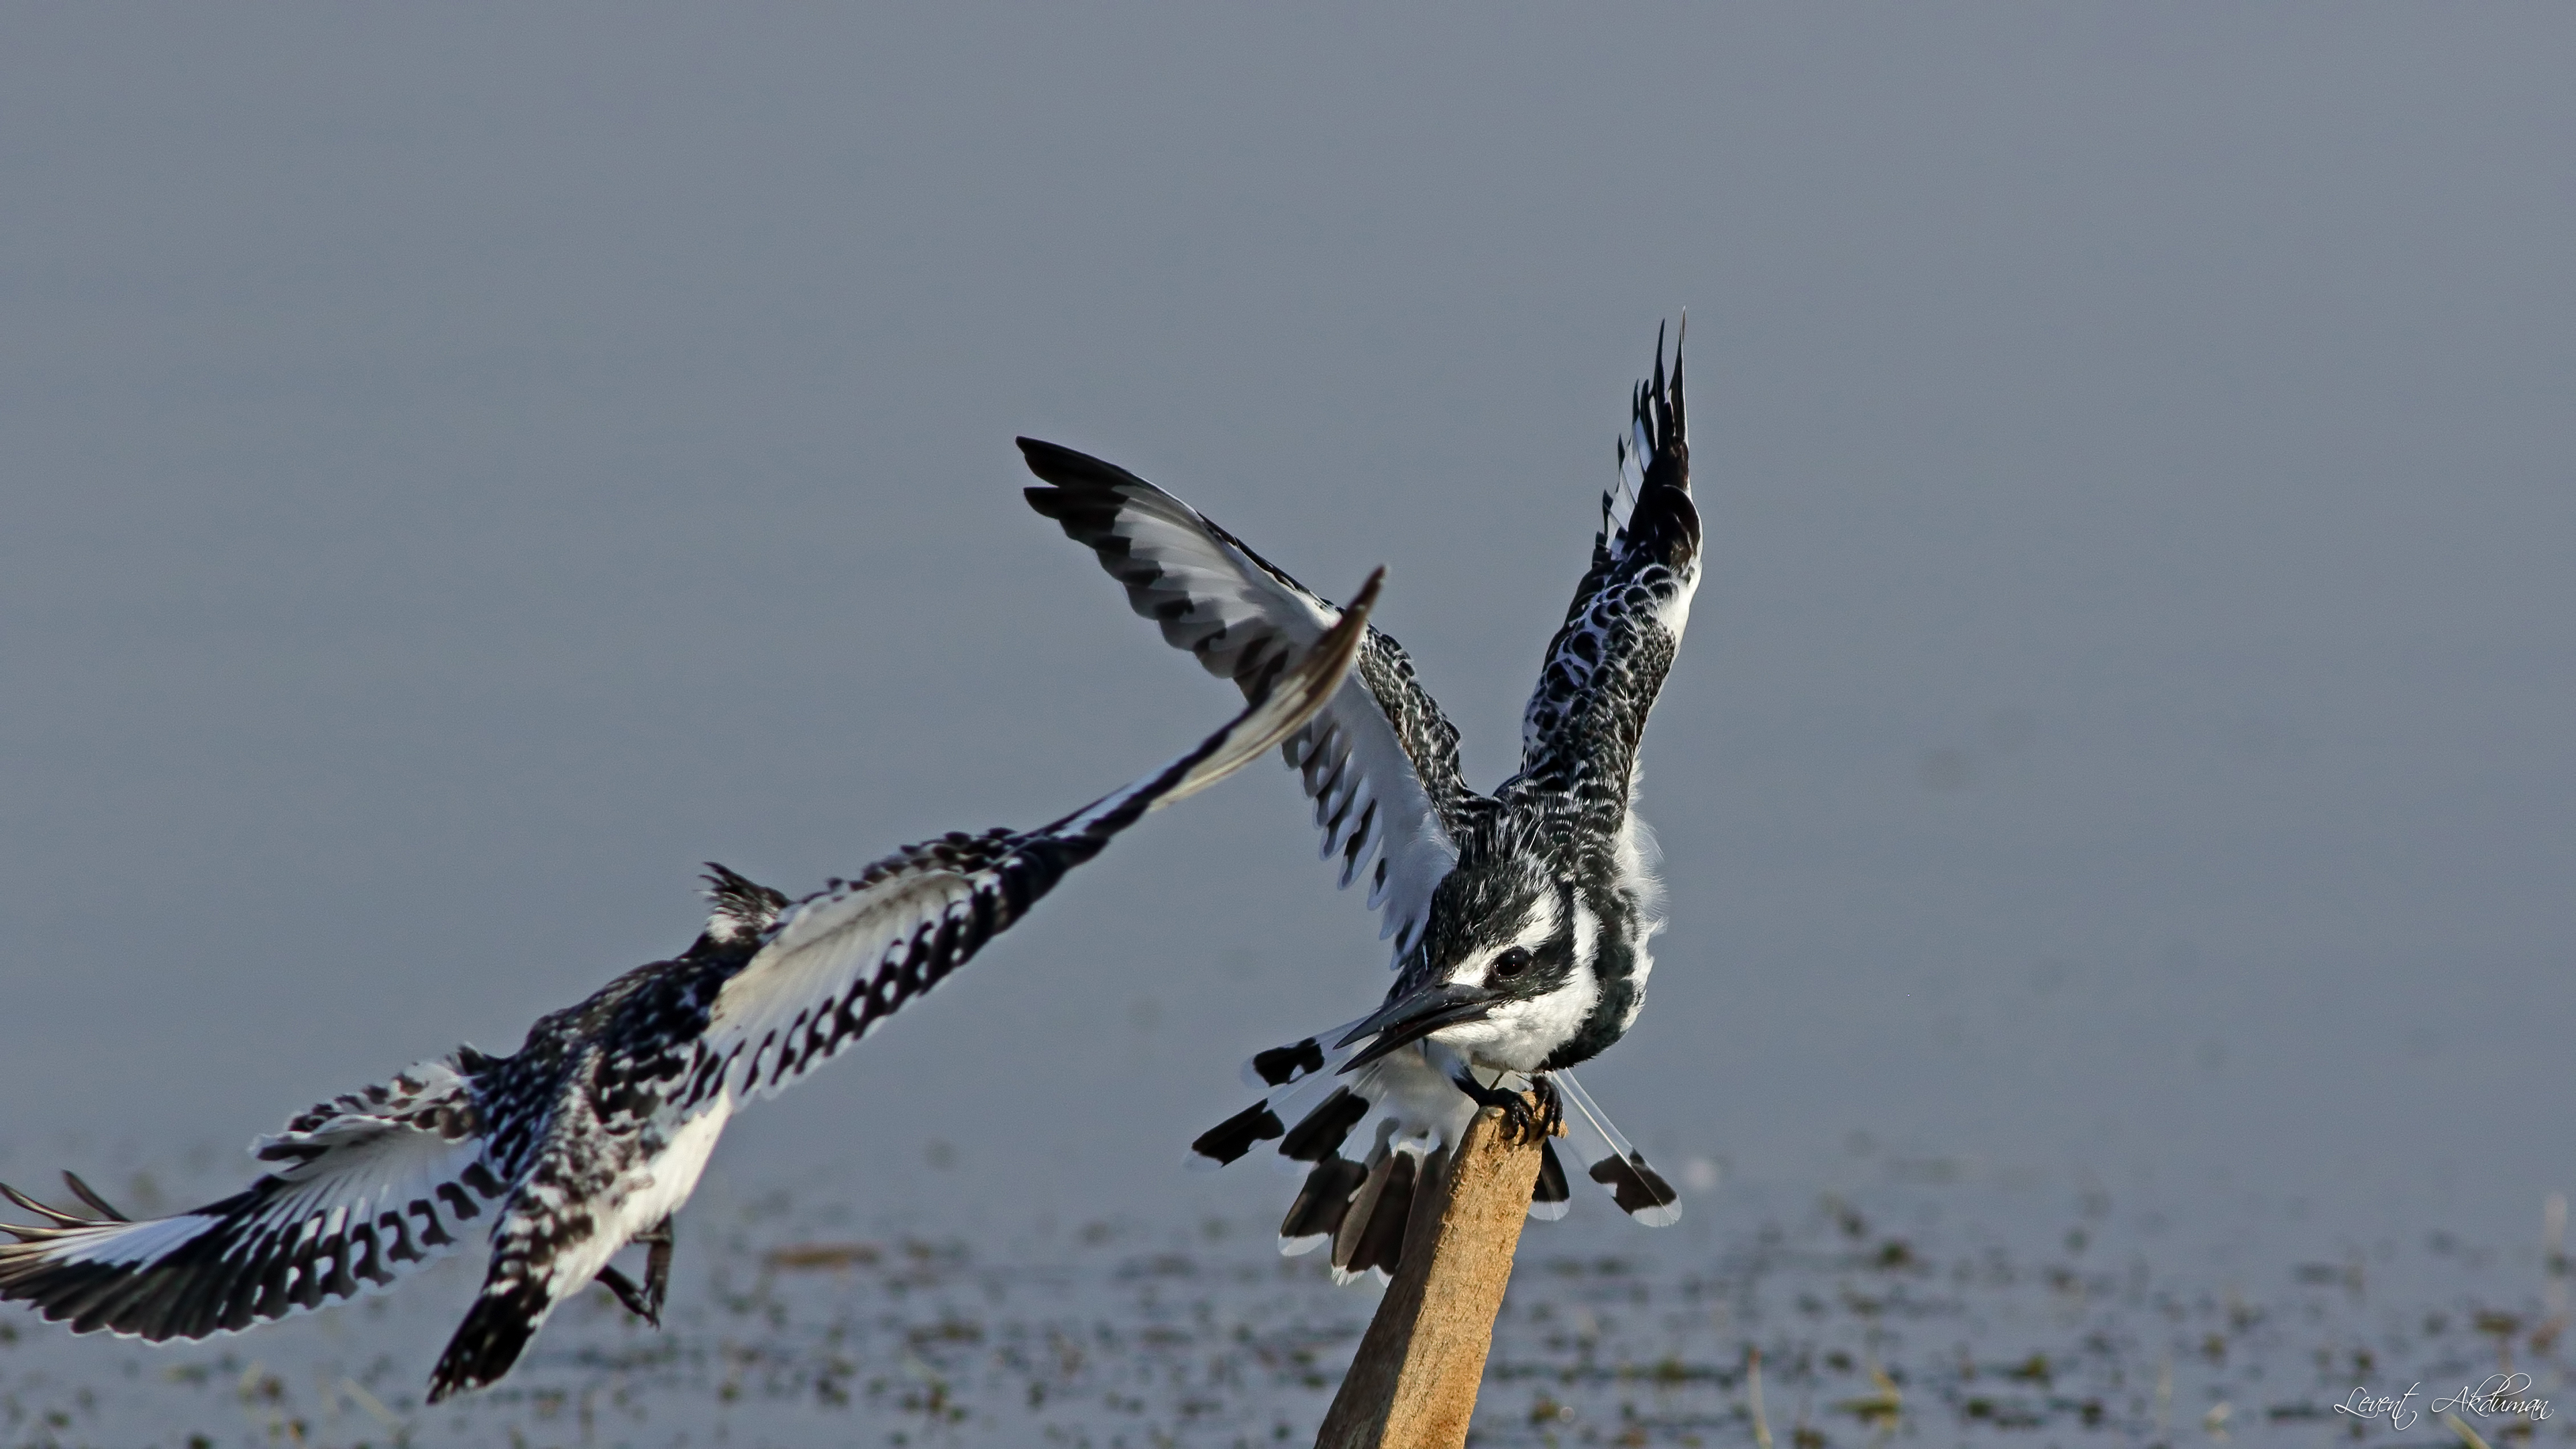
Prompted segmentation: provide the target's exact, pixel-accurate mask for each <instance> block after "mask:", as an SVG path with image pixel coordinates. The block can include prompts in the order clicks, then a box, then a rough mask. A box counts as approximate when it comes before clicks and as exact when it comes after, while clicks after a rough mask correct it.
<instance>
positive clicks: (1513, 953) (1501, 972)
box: [1494, 946, 1530, 981]
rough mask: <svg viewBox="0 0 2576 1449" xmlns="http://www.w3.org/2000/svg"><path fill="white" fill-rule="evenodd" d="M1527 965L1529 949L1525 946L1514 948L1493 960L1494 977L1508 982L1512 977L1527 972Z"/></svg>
mask: <svg viewBox="0 0 2576 1449" xmlns="http://www.w3.org/2000/svg"><path fill="white" fill-rule="evenodd" d="M1529 964H1530V953H1529V948H1528V947H1527V946H1514V947H1513V948H1512V949H1510V950H1508V951H1505V952H1504V953H1503V954H1501V955H1500V956H1497V957H1495V958H1494V975H1496V976H1497V977H1500V978H1501V979H1503V980H1505V981H1509V980H1511V979H1512V978H1513V977H1515V976H1518V975H1520V974H1521V973H1522V972H1524V971H1527V970H1528V969H1529Z"/></svg>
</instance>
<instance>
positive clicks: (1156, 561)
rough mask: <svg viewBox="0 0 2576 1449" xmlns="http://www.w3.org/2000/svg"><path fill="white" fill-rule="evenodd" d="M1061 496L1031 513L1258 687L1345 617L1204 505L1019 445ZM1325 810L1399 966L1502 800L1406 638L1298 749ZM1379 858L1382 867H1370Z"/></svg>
mask: <svg viewBox="0 0 2576 1449" xmlns="http://www.w3.org/2000/svg"><path fill="white" fill-rule="evenodd" d="M1019 442H1020V451H1021V453H1022V454H1024V455H1025V456H1026V457H1027V459H1028V465H1029V471H1030V472H1032V473H1035V474H1037V475H1038V476H1039V477H1040V478H1043V479H1045V480H1046V481H1047V483H1049V484H1050V485H1052V486H1050V487H1044V488H1031V489H1029V490H1027V496H1028V500H1029V506H1030V507H1031V508H1034V509H1036V510H1037V511H1038V512H1039V513H1041V514H1044V515H1045V516H1046V517H1048V518H1052V519H1054V520H1055V521H1056V523H1057V524H1058V525H1059V526H1061V527H1062V528H1063V529H1064V532H1065V536H1066V537H1068V538H1071V539H1072V540H1073V541H1074V542H1076V543H1079V544H1082V545H1084V546H1086V547H1088V548H1090V549H1091V550H1092V551H1093V552H1094V553H1095V554H1097V555H1098V556H1099V559H1100V566H1101V567H1102V568H1103V569H1105V570H1107V571H1108V573H1109V576H1110V577H1111V578H1114V579H1116V580H1117V581H1118V582H1119V583H1120V584H1122V585H1124V586H1125V587H1126V590H1127V600H1128V604H1129V605H1130V606H1131V607H1132V608H1134V609H1135V611H1136V612H1137V613H1138V614H1140V615H1143V616H1144V617H1146V618H1148V619H1152V620H1154V621H1155V622H1157V623H1158V624H1160V625H1161V626H1162V630H1163V637H1164V639H1165V640H1167V641H1169V642H1170V643H1171V644H1172V645H1173V647H1175V648H1179V649H1186V650H1188V651H1190V652H1191V653H1192V654H1195V655H1197V656H1198V660H1199V663H1201V664H1202V665H1204V666H1206V668H1207V670H1208V672H1209V673H1211V674H1215V675H1217V676H1219V677H1221V678H1226V679H1231V680H1233V681H1234V682H1235V683H1236V684H1238V685H1240V686H1242V688H1243V689H1244V691H1245V692H1246V693H1247V694H1248V693H1250V692H1252V691H1253V690H1255V689H1257V688H1259V687H1260V684H1261V681H1262V680H1263V679H1265V678H1266V677H1268V675H1269V674H1270V673H1271V672H1272V671H1275V670H1277V669H1279V668H1282V667H1284V666H1287V665H1293V664H1294V663H1296V662H1297V661H1298V660H1299V659H1300V658H1301V657H1302V656H1303V655H1304V654H1305V652H1306V651H1307V650H1309V649H1311V648H1312V647H1314V641H1315V640H1317V639H1318V638H1320V637H1322V635H1323V633H1324V631H1325V630H1326V629H1329V628H1331V627H1332V626H1333V623H1334V621H1335V620H1336V619H1338V618H1339V617H1341V611H1340V610H1338V609H1336V608H1334V607H1333V605H1331V604H1330V603H1328V602H1326V601H1325V600H1323V599H1322V598H1319V597H1317V596H1316V595H1315V594H1314V593H1313V592H1312V591H1311V590H1309V589H1307V588H1306V586H1305V585H1303V584H1300V583H1298V582H1297V581H1296V580H1295V579H1292V578H1290V577H1289V576H1288V575H1287V574H1285V573H1283V572H1281V571H1280V570H1279V569H1278V568H1277V567H1276V566H1274V565H1273V564H1271V562H1270V561H1269V560H1267V559H1265V558H1263V557H1262V556H1261V555H1259V554H1257V553H1254V552H1253V551H1252V550H1251V549H1250V548H1249V547H1247V546H1246V545H1245V544H1244V543H1243V541H1242V540H1241V539H1238V538H1236V537H1235V536H1234V535H1233V534H1231V533H1228V532H1226V531H1225V530H1224V529H1222V528H1220V527H1218V526H1217V525H1216V524H1215V523H1213V522H1211V521H1209V520H1208V519H1207V518H1206V517H1205V516H1203V515H1202V514H1200V513H1199V511H1198V510H1197V509H1195V508H1192V507H1190V506H1189V505H1188V504H1186V503H1183V502H1182V501H1181V500H1179V499H1177V498H1174V497H1173V496H1172V495H1170V494H1169V493H1166V492H1164V491H1163V490H1162V489H1160V488H1157V487H1155V486H1154V485H1153V484H1151V483H1148V482H1146V481H1145V480H1144V479H1142V478H1139V477H1137V476H1136V475H1135V474H1133V473H1130V472H1128V471H1127V470H1126V469H1124V468H1121V467H1118V466H1117V465H1115V464H1112V463H1104V462H1102V461H1101V460H1100V459H1098V458H1094V457H1091V456H1089V455H1088V454H1084V453H1077V452H1075V451H1074V450H1072V449H1071V448H1066V447H1060V446H1058V445H1057V444H1054V443H1045V442H1040V441H1038V440H1037V439H1035V438H1022V439H1020V440H1019ZM1285 753H1286V755H1287V759H1288V763H1289V764H1290V765H1292V766H1294V767H1295V768H1296V769H1297V770H1298V771H1299V774H1300V776H1301V777H1302V779H1303V781H1304V784H1305V789H1306V795H1307V798H1309V799H1311V800H1313V801H1314V802H1315V824H1316V826H1317V827H1318V828H1319V829H1321V830H1322V832H1323V846H1322V854H1323V857H1324V858H1325V859H1327V860H1332V861H1335V862H1336V863H1337V865H1338V866H1339V870H1340V876H1341V884H1342V885H1343V886H1345V887H1347V886H1349V885H1350V884H1351V882H1353V881H1354V880H1358V879H1360V878H1361V877H1362V876H1363V875H1365V876H1366V877H1367V879H1368V881H1369V897H1368V904H1369V908H1370V909H1371V910H1378V911H1381V912H1382V915H1381V918H1380V927H1379V932H1378V934H1379V937H1380V939H1385V938H1387V937H1392V938H1394V941H1395V948H1394V954H1395V957H1396V959H1397V960H1401V959H1402V958H1403V956H1404V953H1405V952H1406V951H1407V950H1409V949H1411V948H1412V946H1413V945H1414V943H1415V942H1416V941H1418V940H1419V939H1420V937H1421V932H1422V928H1423V925H1424V924H1425V922H1426V921H1427V920H1428V918H1429V915H1430V909H1431V892H1432V888H1433V887H1435V886H1437V885H1438V884H1439V883H1440V879H1441V877H1443V876H1445V875H1447V874H1448V873H1449V871H1450V869H1451V868H1452V867H1454V866H1455V865H1456V864H1457V863H1458V850H1457V846H1456V845H1455V843H1454V842H1455V840H1456V838H1457V837H1458V835H1459V834H1461V833H1462V832H1463V831H1464V830H1465V828H1466V826H1467V824H1468V822H1469V820H1470V819H1471V818H1472V817H1473V816H1474V815H1475V814H1477V813H1478V812H1480V811H1482V810H1485V809H1489V808H1490V807H1491V803H1492V802H1491V801H1489V800H1487V799H1486V798H1485V797H1484V796H1482V795H1479V794H1477V793H1476V792H1474V791H1472V790H1470V789H1468V788H1467V786H1466V784H1465V782H1464V780H1463V779H1462V778H1461V777H1460V774H1459V769H1458V731H1457V729H1456V728H1455V727H1454V726H1452V725H1451V724H1450V723H1449V721H1448V719H1447V718H1446V717H1445V716H1443V715H1442V714H1441V713H1440V706H1439V705H1438V704H1437V703H1435V702H1434V701H1433V700H1432V698H1431V696H1430V694H1429V692H1427V691H1426V690H1424V689H1423V688H1422V686H1421V683H1420V682H1419V681H1418V680H1417V679H1416V678H1415V677H1414V671H1413V661H1412V659H1411V658H1409V657H1408V656H1407V655H1406V654H1405V652H1404V649H1403V647H1402V646H1401V645H1399V644H1397V643H1396V642H1395V641H1394V640H1393V639H1390V638H1388V637H1387V636H1385V635H1384V634H1381V633H1379V632H1378V631H1377V630H1375V629H1371V630H1369V631H1368V635H1367V638H1366V641H1365V642H1364V643H1363V644H1362V645H1361V647H1360V653H1359V661H1358V663H1357V664H1356V665H1355V666H1354V667H1353V668H1352V670H1351V675H1350V678H1349V680H1348V681H1347V682H1345V683H1344V684H1343V685H1342V687H1341V692H1340V693H1339V694H1338V695H1336V696H1335V697H1334V698H1333V700H1332V702H1331V703H1330V704H1328V705H1326V706H1325V707H1324V709H1323V710H1322V711H1321V712H1320V713H1318V714H1317V715H1316V716H1315V718H1314V719H1313V720H1312V721H1311V722H1310V723H1308V724H1307V725H1306V726H1305V728H1303V729H1301V730H1299V731H1298V732H1297V733H1296V734H1295V735H1294V736H1292V737H1291V738H1290V739H1289V740H1288V742H1287V745H1286V749H1285ZM1372 857H1374V858H1375V861H1376V863H1375V865H1374V866H1372V865H1371V864H1370V861H1371V858H1372Z"/></svg>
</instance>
